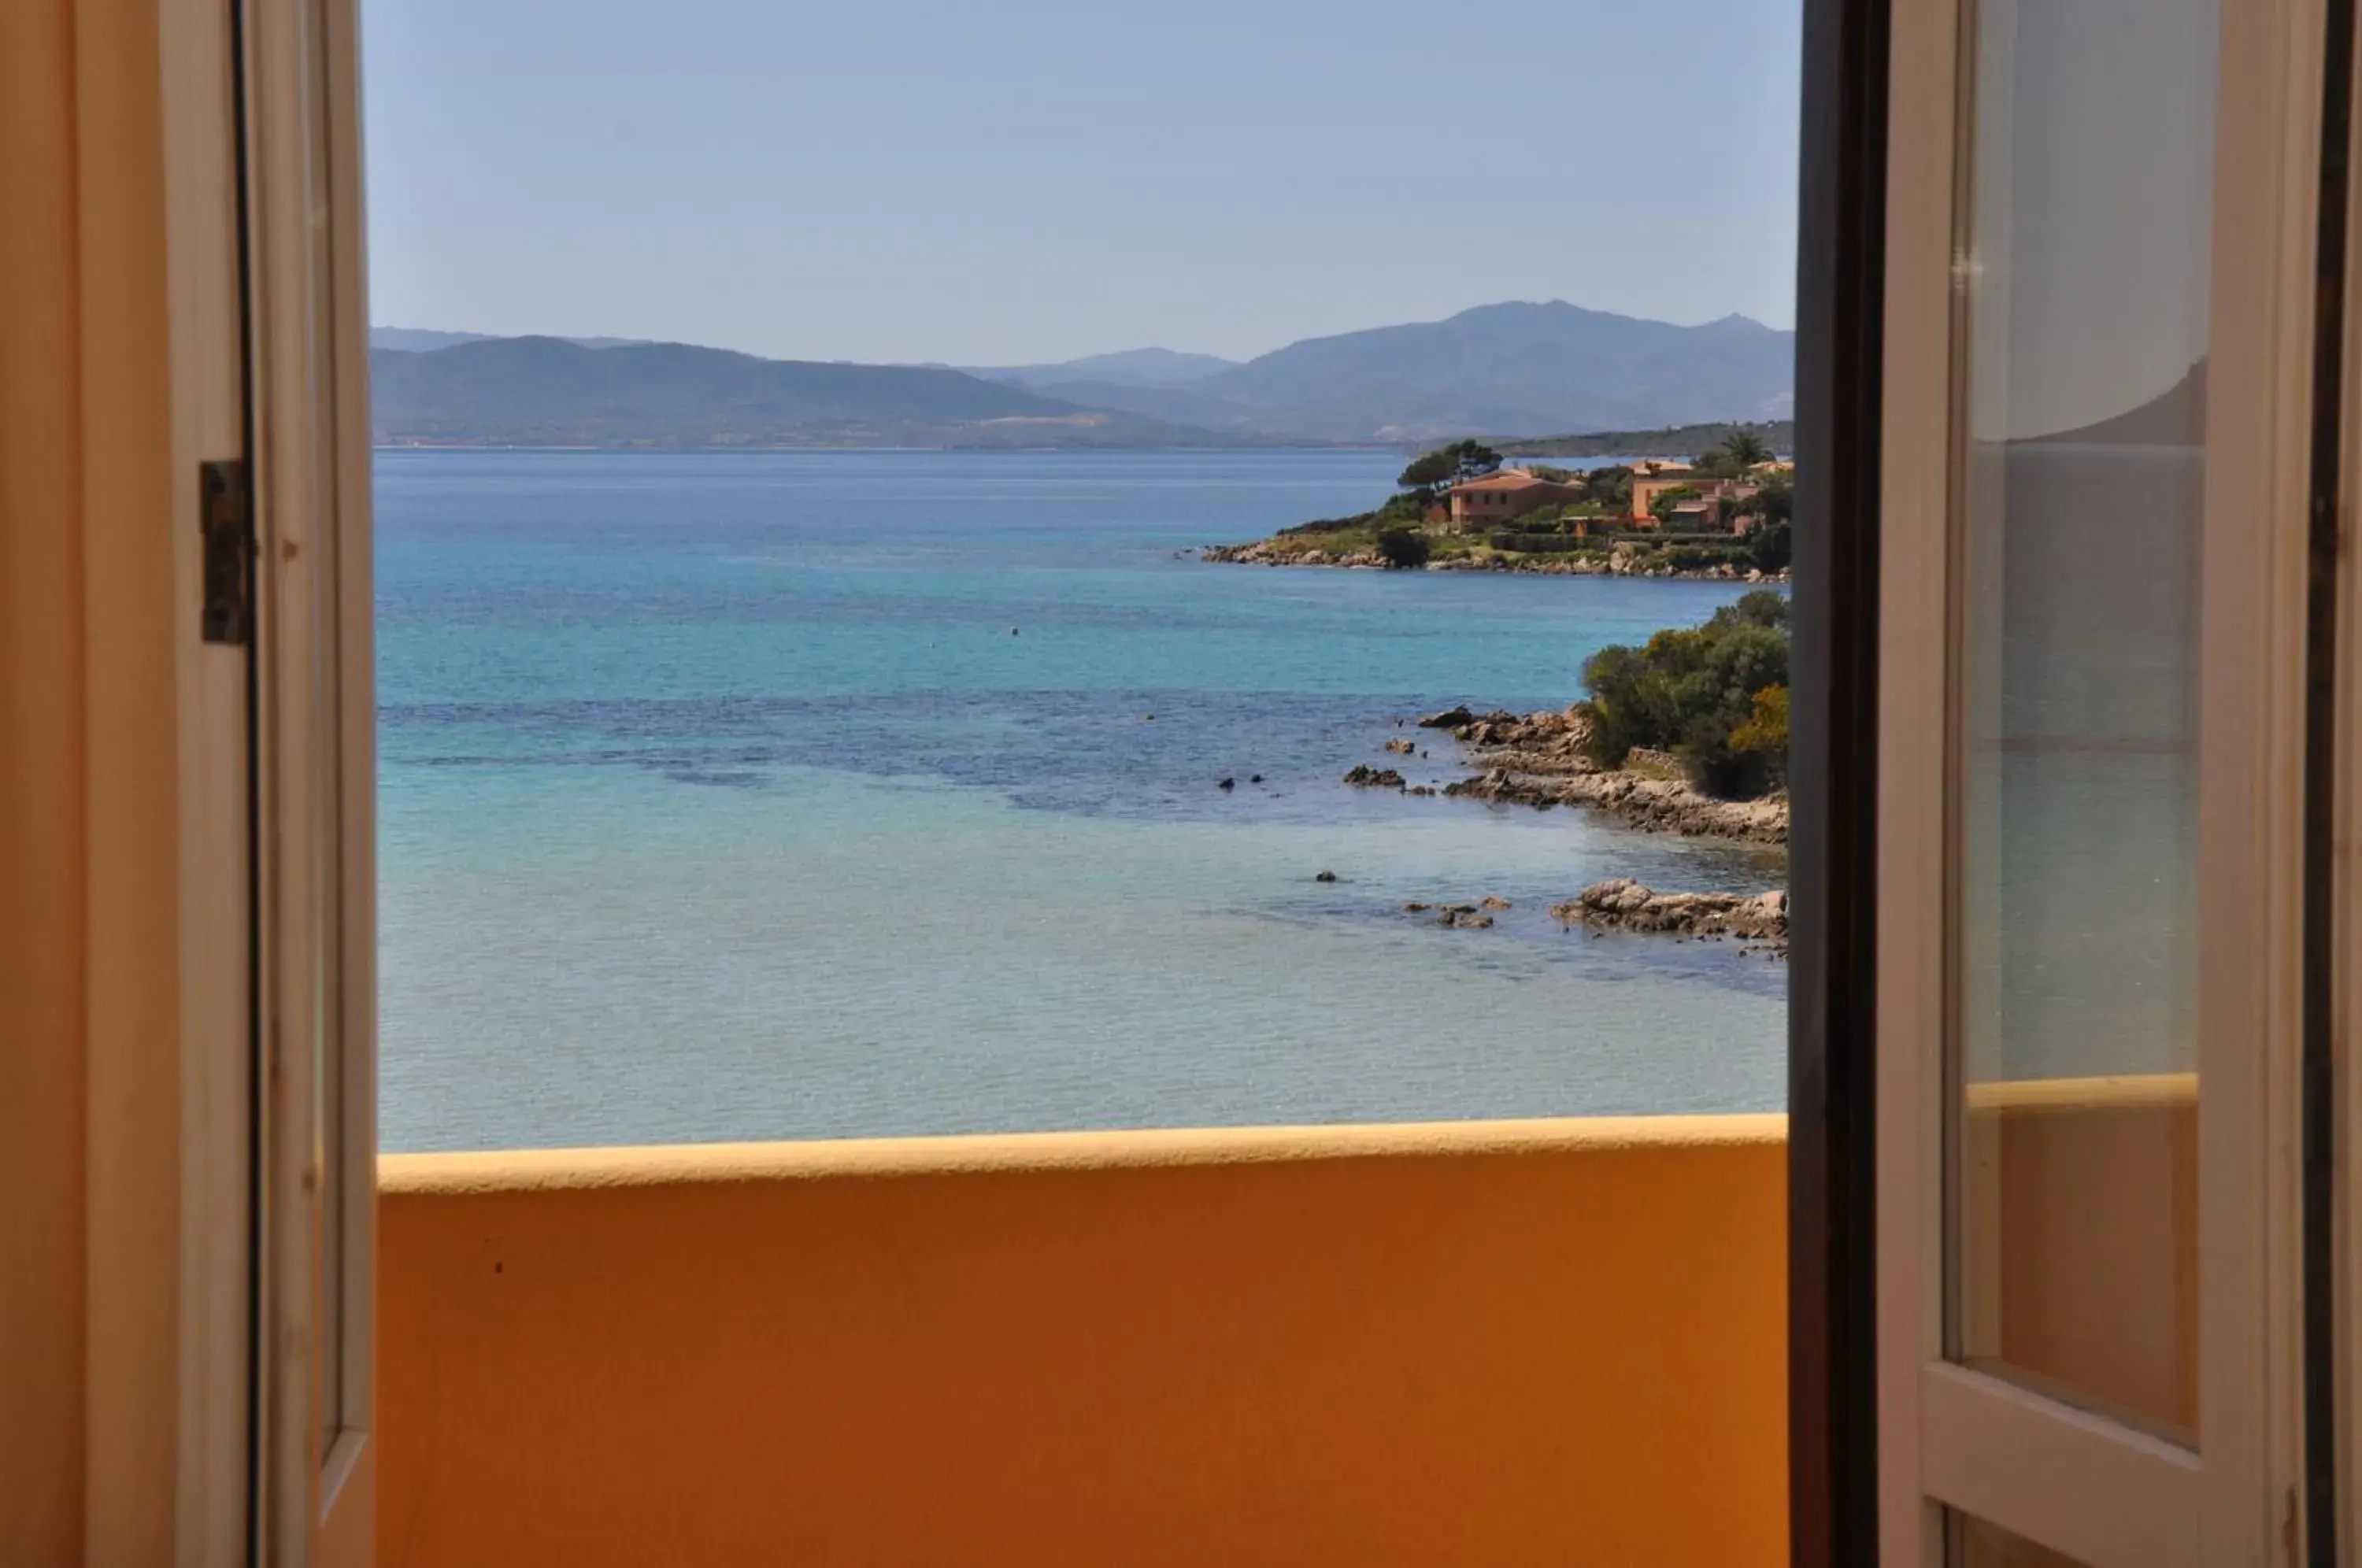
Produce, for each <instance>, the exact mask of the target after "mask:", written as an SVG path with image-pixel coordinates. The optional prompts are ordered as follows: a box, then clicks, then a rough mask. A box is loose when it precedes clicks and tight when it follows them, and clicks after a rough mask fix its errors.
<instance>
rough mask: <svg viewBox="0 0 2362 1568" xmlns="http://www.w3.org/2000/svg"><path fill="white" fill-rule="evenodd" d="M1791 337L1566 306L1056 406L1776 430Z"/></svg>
mask: <svg viewBox="0 0 2362 1568" xmlns="http://www.w3.org/2000/svg"><path fill="white" fill-rule="evenodd" d="M1794 374H1795V334H1794V333H1793V332H1782V331H1778V330H1775V329H1773V328H1771V327H1768V326H1763V325H1762V324H1761V323H1760V322H1754V321H1749V320H1748V319H1747V318H1746V317H1744V316H1738V315H1729V316H1725V317H1723V318H1722V319H1721V320H1719V321H1711V322H1707V323H1706V324H1705V325H1704V326H1674V325H1672V323H1670V322H1662V321H1643V320H1640V319H1639V318H1637V317H1633V316H1627V315H1610V314H1608V313H1606V312H1605V311H1594V310H1584V309H1582V308H1581V307H1580V306H1576V305H1571V304H1565V303H1563V302H1562V301H1553V302H1551V303H1550V304H1496V305H1480V306H1478V307H1476V308H1475V309H1473V310H1466V311H1462V312H1461V313H1460V314H1459V315H1455V316H1452V317H1451V318H1450V319H1449V320H1446V321H1431V322H1418V323H1414V324H1412V325H1409V326H1381V327H1373V328H1371V329H1369V330H1366V331H1362V332H1348V333H1343V334H1341V335H1339V336H1337V337H1310V338H1306V339H1304V340H1303V341H1302V342H1298V343H1291V344H1289V345H1288V346H1287V347H1286V348H1280V349H1276V350H1275V351H1274V352H1272V353H1269V354H1265V355H1264V356H1263V357H1262V358H1260V359H1251V360H1249V361H1248V362H1247V363H1245V364H1243V365H1240V366H1237V367H1235V368H1234V369H1231V370H1223V371H1220V372H1218V373H1216V374H1214V375H1211V376H1209V377H1206V378H1205V379H1204V380H1202V381H1196V382H1194V383H1191V384H1188V385H1186V386H1181V387H1161V388H1133V387H1127V386H1124V385H1122V384H1120V383H1118V382H1112V381H1104V380H1102V381H1072V382H1068V383H1066V384H1065V385H1062V386H1061V387H1060V388H1059V389H1058V390H1059V392H1060V394H1061V395H1062V396H1065V397H1071V398H1074V399H1076V401H1078V402H1087V403H1094V404H1097V405H1100V406H1104V407H1108V408H1121V409H1128V410H1131V412H1133V413H1137V414H1148V415H1150V416H1151V417H1153V418H1158V419H1165V420H1171V421H1175V422H1177V423H1181V424H1187V425H1204V426H1207V427H1209V428H1210V429H1216V430H1227V431H1232V432H1236V433H1240V434H1253V435H1256V436H1264V437H1266V438H1275V439H1285V440H1312V441H1402V442H1416V441H1422V440H1430V439H1437V438H1440V437H1444V436H1464V435H1467V434H1469V433H1471V432H1483V433H1486V434H1492V435H1544V434H1554V433H1557V432H1562V431H1568V430H1628V429H1637V428H1645V427H1661V426H1664V425H1687V424H1693V423H1698V422H1703V421H1709V420H1765V419H1779V418H1784V417H1786V416H1787V415H1788V414H1790V413H1791V412H1792V410H1793V408H1794V392H1793V383H1794Z"/></svg>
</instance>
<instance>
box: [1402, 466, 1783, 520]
mask: <svg viewBox="0 0 2362 1568" xmlns="http://www.w3.org/2000/svg"><path fill="white" fill-rule="evenodd" d="M1792 467H1793V465H1791V464H1788V463H1778V464H1770V465H1766V468H1768V469H1777V470H1786V469H1791V468H1792ZM1751 471H1752V470H1751ZM1761 489H1762V485H1761V484H1760V483H1759V482H1758V481H1757V480H1754V479H1752V478H1748V479H1729V478H1716V477H1713V476H1711V475H1706V474H1702V473H1699V472H1698V471H1696V470H1695V469H1693V468H1691V467H1690V465H1688V464H1687V463H1677V462H1664V461H1659V462H1649V463H1643V464H1640V465H1639V466H1638V467H1637V468H1636V469H1635V470H1634V472H1633V475H1632V493H1631V500H1630V502H1629V503H1628V505H1626V506H1625V507H1624V509H1623V511H1622V513H1620V514H1619V515H1618V516H1617V519H1616V521H1617V523H1618V524H1619V525H1622V526H1625V527H1630V528H1657V527H1662V528H1665V529H1666V530H1667V531H1669V532H1672V533H1711V532H1716V531H1719V530H1722V529H1726V528H1728V527H1730V526H1731V525H1732V519H1733V516H1734V514H1735V513H1738V511H1739V510H1740V508H1739V507H1738V502H1744V501H1747V500H1749V499H1750V498H1751V497H1753V496H1754V495H1755V494H1756V493H1757V492H1758V491H1760V490H1761ZM1444 493H1445V497H1446V499H1447V500H1448V502H1450V506H1451V525H1452V526H1453V527H1455V528H1457V529H1460V530H1462V531H1463V532H1464V531H1467V530H1469V529H1472V528H1476V527H1483V526H1487V525H1500V524H1504V523H1507V522H1510V521H1512V520H1513V519H1516V518H1519V517H1523V516H1525V515H1527V514H1528V513H1533V512H1539V511H1540V510H1542V509H1543V508H1545V507H1551V506H1573V505H1576V504H1578V503H1580V502H1586V501H1590V500H1592V499H1593V494H1592V492H1589V491H1585V490H1584V488H1583V487H1582V486H1580V485H1573V484H1564V483H1561V482H1560V481H1558V480H1546V479H1543V478H1541V477H1540V475H1538V474H1535V473H1532V472H1529V470H1527V469H1500V470H1498V471H1497V472H1495V473H1489V474H1486V475H1485V476H1484V477H1483V478H1481V479H1473V480H1464V481H1462V483H1459V484H1455V485H1453V486H1452V487H1451V489H1450V490H1449V491H1445V492H1444ZM1666 495H1671V496H1672V504H1671V505H1670V506H1669V507H1668V508H1667V509H1666V512H1665V515H1664V516H1663V517H1660V516H1659V515H1658V513H1657V502H1658V501H1659V499H1660V498H1661V497H1663V496H1666ZM1600 521H1601V522H1602V523H1603V524H1604V523H1606V519H1605V518H1602V519H1600ZM1587 522H1588V519H1584V518H1575V519H1572V520H1571V523H1572V525H1573V526H1572V527H1571V531H1572V532H1573V533H1576V534H1578V535H1580V534H1585V533H1588V532H1589V531H1590V530H1589V528H1588V527H1586V526H1584V524H1585V523H1587Z"/></svg>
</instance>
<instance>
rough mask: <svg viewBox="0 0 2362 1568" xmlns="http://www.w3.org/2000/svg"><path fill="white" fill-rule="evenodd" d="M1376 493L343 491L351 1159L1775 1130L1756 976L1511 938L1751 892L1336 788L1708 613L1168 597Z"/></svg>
mask: <svg viewBox="0 0 2362 1568" xmlns="http://www.w3.org/2000/svg"><path fill="white" fill-rule="evenodd" d="M1399 466H1400V458H1399V457H1397V456H1396V455H1393V454H1388V453H1248V454H1235V453H1219V454H1165V453H1153V454H1087V455H1073V456H1065V455H1055V454H988V455H987V454H979V455H961V454H944V453H810V454H806V453H795V454H759V455H757V454H713V455H686V456H640V455H614V454H590V453H491V452H481V453H479V452H443V453H434V452H419V451H385V452H381V453H379V454H378V458H377V467H378V480H377V491H378V516H377V535H378V542H379V543H378V549H379V557H378V592H379V624H378V639H379V690H380V697H381V720H380V723H381V728H380V754H381V778H380V818H381V867H380V883H381V926H382V933H383V934H382V943H381V971H382V973H381V995H382V1008H383V1013H382V1030H381V1032H382V1062H383V1093H382V1127H383V1139H384V1143H385V1144H386V1146H387V1147H389V1148H396V1149H402V1148H444V1147H471V1146H491V1145H535V1144H567V1143H624V1142H674V1141H691V1140H701V1139H714V1138H761V1137H800V1136H842V1135H856V1134H867V1133H903V1132H967V1131H1006V1130H1015V1129H1030V1128H1050V1127H1093V1126H1139V1125H1153V1124H1211V1123H1237V1122H1269V1121H1294V1122H1301V1121H1335V1120H1345V1119H1364V1118H1386V1119H1408V1118H1428V1117H1449V1116H1496V1115H1540V1114H1559V1113H1571V1112H1580V1111H1614V1110H1722V1109H1731V1110H1737V1109H1768V1108H1771V1107H1772V1106H1775V1105H1777V1104H1778V1103H1779V1101H1780V1093H1781V1091H1780V1072H1781V1069H1780V1060H1781V1058H1780V1049H1781V1046H1780V1037H1781V1030H1782V1023H1781V1017H1782V1005H1783V1003H1782V998H1783V983H1784V972H1783V969H1782V968H1781V967H1780V966H1778V965H1776V964H1773V963H1770V962H1767V961H1765V960H1762V959H1749V958H1745V957H1742V956H1740V955H1738V953H1737V952H1736V951H1735V950H1733V949H1731V948H1729V947H1727V946H1716V945H1710V944H1669V943H1665V942H1663V941H1661V940H1650V939H1625V938H1607V939H1601V940H1592V939H1589V938H1586V937H1584V936H1582V935H1570V934H1568V933H1562V932H1561V931H1560V930H1558V929H1557V927H1556V926H1555V924H1554V923H1553V922H1550V921H1549V920H1548V919H1547V917H1546V915H1545V914H1544V913H1543V912H1542V907H1541V906H1543V905H1546V904H1547V903H1549V902H1551V901H1552V900H1558V899H1563V898H1565V897H1567V896H1568V895H1570V894H1571V893H1573V891H1574V890H1575V889H1577V888H1579V887H1581V886H1582V885H1583V884H1584V882H1586V881H1588V880H1591V879H1593V878H1596V877H1599V876H1606V875H1613V874H1628V875H1634V876H1639V877H1641V878H1643V879H1645V880H1649V881H1651V882H1653V883H1656V884H1658V885H1661V886H1756V885H1769V884H1770V883H1771V882H1774V881H1776V880H1777V879H1778V878H1780V877H1781V875H1782V874H1783V868H1782V867H1781V865H1780V864H1779V862H1778V861H1777V860H1776V859H1766V858H1765V857H1764V856H1761V855H1760V854H1757V853H1752V852H1744V851H1738V850H1734V849H1730V848H1727V847H1720V846H1713V845H1695V844H1684V843H1680V842H1677V841H1672V840H1668V839H1664V838H1661V837H1652V836H1649V835H1643V834H1633V833H1630V832H1628V831H1626V830H1623V829H1621V828H1617V827H1616V826H1614V825H1612V824H1609V823H1602V822H1599V821H1596V820H1594V819H1591V818H1588V817H1586V816H1584V815H1583V814H1580V813H1574V812H1547V813H1544V812H1531V811H1527V810H1499V809H1493V808H1488V807H1485V806H1484V805H1481V804H1479V803H1475V802H1469V801H1445V800H1440V799H1437V800H1406V799H1402V798H1399V797H1397V796H1396V795H1394V794H1392V793H1390V792H1389V793H1375V792H1362V791H1355V790H1348V789H1346V788H1344V787H1342V786H1341V785H1340V784H1339V782H1338V777H1339V775H1340V774H1341V773H1342V772H1343V771H1344V770H1345V768H1347V767H1351V766H1352V764H1353V763H1355V762H1358V761H1373V762H1377V761H1389V760H1399V759H1393V758H1387V757H1385V754H1384V753H1383V751H1382V746H1383V744H1384V742H1385V739H1386V738H1387V737H1388V736H1390V735H1393V734H1397V733H1419V732H1397V731H1396V728H1395V721H1396V719H1397V718H1403V717H1407V716H1412V715H1415V714H1417V713H1418V712H1424V711H1427V710H1429V709H1431V708H1435V707H1440V706H1443V705H1445V704H1447V703H1449V702H1451V701H1462V700H1466V701H1473V702H1475V703H1478V704H1480V705H1485V706H1491V705H1496V704H1497V705H1502V706H1507V707H1510V708H1515V709H1518V710H1521V711H1523V710H1532V709H1537V708H1543V707H1551V708H1556V707H1562V706H1563V705H1564V704H1565V703H1566V702H1568V701H1571V700H1572V699H1573V698H1574V697H1575V696H1576V695H1578V694H1579V693H1578V684H1577V682H1578V673H1579V670H1580V668H1581V665H1582V662H1583V659H1584V657H1586V656H1587V655H1588V654H1589V653H1590V652H1591V651H1592V650H1594V649H1595V648H1596V647H1598V646H1601V645H1603V644H1605V643H1608V642H1615V641H1629V640H1637V639H1639V638H1642V637H1645V636H1646V635H1648V634H1649V633H1650V632H1651V631H1654V630H1656V629H1657V628H1659V627H1661V626H1664V625H1670V624H1686V623H1691V622H1694V621H1696V620H1699V619H1702V618H1703V617H1704V616H1705V615H1706V614H1708V613H1711V612H1712V610H1713V609H1714V608H1715V607H1716V605H1718V604H1720V603H1722V602H1726V601H1727V599H1728V598H1730V597H1731V596H1732V594H1733V592H1734V591H1733V590H1731V589H1728V588H1726V587H1723V586H1721V585H1715V584H1700V583H1672V582H1632V581H1624V580H1609V579H1599V578H1573V579H1568V578H1528V577H1507V576H1503V577H1494V576H1478V575H1474V574H1460V573H1382V572H1364V571H1319V570H1302V569H1295V570H1288V569H1259V568H1249V567H1236V566H1215V565H1209V564H1206V563H1202V562H1200V561H1198V560H1196V559H1195V558H1188V557H1187V556H1186V555H1184V554H1182V553H1181V552H1184V551H1186V550H1187V548H1188V547H1193V546H1197V545H1201V544H1206V543H1211V542H1217V541H1229V540H1235V539H1241V538H1247V537H1252V536H1257V535H1261V534H1264V533H1267V532H1269V531H1270V530H1272V529H1274V528H1275V527H1279V526H1284V525H1288V524H1291V523H1295V522H1299V521H1301V520H1303V519H1305V518H1307V517H1313V516H1325V515H1334V514H1337V513H1343V512H1349V511H1353V510H1359V509H1361V508H1363V507H1366V506H1368V505H1370V504H1371V503H1373V502H1374V500H1376V499H1377V498H1379V497H1380V496H1382V495H1383V494H1385V492H1386V491H1387V489H1388V486H1389V481H1390V480H1391V477H1392V474H1393V472H1394V471H1395V469H1396V468H1398V467H1399ZM1425 738H1426V739H1428V740H1429V743H1430V749H1431V751H1432V753H1433V755H1432V756H1430V757H1429V759H1427V760H1425V761H1423V762H1417V763H1416V765H1415V766H1407V767H1406V771H1407V772H1412V773H1413V774H1414V776H1416V777H1423V778H1433V779H1435V780H1438V781H1440V780H1442V779H1446V778H1455V777H1459V776H1460V771H1461V770H1459V769H1458V768H1457V767H1454V766H1453V759H1452V758H1451V756H1449V755H1448V754H1449V753H1450V751H1451V746H1450V743H1449V742H1448V741H1445V742H1442V743H1440V745H1435V744H1434V737H1433V736H1432V735H1428V736H1426V737H1425ZM1255 774H1261V775H1263V776H1264V782H1263V783H1261V784H1252V783H1250V782H1249V779H1250V778H1251V776H1253V775H1255ZM1225 777H1230V778H1235V779H1236V780H1237V788H1236V789H1234V790H1231V791H1223V790H1220V789H1218V788H1217V784H1218V781H1219V780H1220V779H1221V778H1225ZM1322 869H1330V870H1334V871H1336V872H1337V873H1339V876H1340V878H1341V879H1340V880H1339V881H1337V882H1335V883H1318V882H1315V881H1314V880H1313V876H1314V873H1315V872H1316V871H1319V870H1322ZM1485 893H1498V894H1501V895H1502V896H1505V897H1508V898H1510V899H1512V900H1514V901H1515V903H1516V905H1517V908H1516V910H1515V911H1512V912H1511V914H1509V915H1508V916H1506V917H1504V918H1503V919H1502V921H1501V922H1500V923H1499V925H1498V926H1497V927H1496V929H1495V930H1493V931H1490V932H1442V931H1437V930H1434V929H1432V928H1429V927H1425V926H1421V925H1419V924H1418V923H1416V922H1413V921H1411V920H1409V919H1407V918H1406V917H1405V916H1403V915H1402V914H1401V913H1400V909H1399V906H1400V905H1401V903H1402V902H1403V901H1405V900H1408V899H1421V898H1423V899H1430V900H1431V899H1437V898H1461V897H1464V898H1468V899H1473V898H1475V897H1478V896H1480V895H1482V894H1485Z"/></svg>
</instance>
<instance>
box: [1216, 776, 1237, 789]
mask: <svg viewBox="0 0 2362 1568" xmlns="http://www.w3.org/2000/svg"><path fill="white" fill-rule="evenodd" d="M1238 787H1239V781H1238V780H1237V779H1235V778H1225V779H1223V780H1222V781H1221V782H1220V784H1217V785H1215V786H1214V788H1215V789H1217V790H1235V789H1237V788H1238Z"/></svg>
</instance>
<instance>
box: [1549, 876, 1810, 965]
mask: <svg viewBox="0 0 2362 1568" xmlns="http://www.w3.org/2000/svg"><path fill="white" fill-rule="evenodd" d="M1551 915H1552V916H1554V917H1555V918H1556V919H1557V920H1558V921H1559V922H1561V923H1562V924H1565V925H1582V926H1588V927H1590V928H1592V929H1593V930H1595V931H1639V932H1664V933H1672V934H1674V935H1680V936H1688V937H1694V938H1696V939H1699V940H1702V941H1719V940H1722V939H1724V938H1736V939H1737V940H1738V941H1740V942H1745V943H1751V944H1755V945H1754V946H1751V947H1749V952H1761V953H1769V954H1772V955H1779V956H1784V955H1786V953H1787V951H1788V895H1787V894H1786V893H1785V892H1783V891H1781V890H1779V889H1772V890H1771V892H1768V893H1757V894H1754V895H1753V896H1751V897H1750V896H1749V895H1747V894H1743V893H1660V892H1658V891H1656V890H1655V889H1651V888H1646V887H1643V886H1642V885H1641V884H1639V883H1638V882H1635V881H1634V880H1632V878H1629V877H1611V878H1608V879H1607V880H1606V881H1604V882H1594V883H1593V884H1592V885H1591V886H1590V887H1588V888H1585V889H1584V890H1583V891H1582V892H1580V893H1577V894H1576V895H1575V896H1574V897H1573V899H1571V900H1568V901H1567V902H1565V903H1562V904H1552V905H1551Z"/></svg>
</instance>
